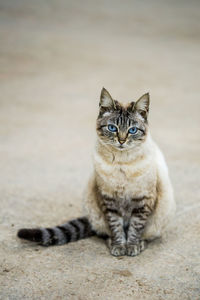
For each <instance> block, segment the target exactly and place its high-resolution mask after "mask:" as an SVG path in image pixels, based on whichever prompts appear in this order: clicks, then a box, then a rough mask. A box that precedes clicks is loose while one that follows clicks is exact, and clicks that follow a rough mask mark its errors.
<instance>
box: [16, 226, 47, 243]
mask: <svg viewBox="0 0 200 300" xmlns="http://www.w3.org/2000/svg"><path fill="white" fill-rule="evenodd" d="M17 236H18V238H20V239H24V240H28V241H32V242H41V240H42V232H41V230H40V229H27V228H22V229H20V230H19V231H18V232H17Z"/></svg>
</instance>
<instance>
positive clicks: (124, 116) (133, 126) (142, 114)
mask: <svg viewBox="0 0 200 300" xmlns="http://www.w3.org/2000/svg"><path fill="white" fill-rule="evenodd" d="M148 112H149V94H148V93H147V94H144V95H143V96H142V97H140V98H139V99H138V100H137V101H136V102H130V103H128V104H127V105H126V106H125V105H122V104H121V103H119V102H118V101H117V100H114V99H113V98H112V97H111V95H110V94H109V92H108V91H107V90H106V89H105V88H103V89H102V91H101V96H100V102H99V115H98V118H97V135H98V137H99V139H100V140H101V142H102V143H103V144H106V145H111V146H112V147H114V148H116V149H118V150H128V149H131V148H133V147H135V146H137V145H139V144H141V143H143V142H144V141H145V139H146V136H147V132H148V122H147V118H148Z"/></svg>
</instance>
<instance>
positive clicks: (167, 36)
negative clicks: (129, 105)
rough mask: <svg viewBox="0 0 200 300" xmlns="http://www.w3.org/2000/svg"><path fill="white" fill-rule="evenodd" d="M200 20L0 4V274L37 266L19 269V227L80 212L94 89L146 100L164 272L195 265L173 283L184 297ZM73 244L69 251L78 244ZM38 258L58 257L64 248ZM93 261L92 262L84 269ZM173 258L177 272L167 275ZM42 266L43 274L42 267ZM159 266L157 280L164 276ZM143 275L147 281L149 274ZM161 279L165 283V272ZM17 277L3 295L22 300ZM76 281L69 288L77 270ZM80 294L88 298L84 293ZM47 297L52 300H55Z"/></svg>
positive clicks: (164, 9)
mask: <svg viewBox="0 0 200 300" xmlns="http://www.w3.org/2000/svg"><path fill="white" fill-rule="evenodd" d="M199 20H200V2H199V1H198V0H196V1H195V0H191V1H185V0H175V1H174V0H168V1H164V0H159V1H158V0H150V1H149V0H148V1H147V0H145V1H139V0H138V1H135V0H134V1H128V0H125V1H118V0H115V1H114V0H110V1H92V0H85V1H80V0H77V1H72V0H71V1H67V0H65V1H64V0H48V1H47V0H34V1H25V0H18V1H15V0H0V124H1V126H0V145H1V146H0V157H1V159H0V169H1V176H0V195H1V203H0V211H1V213H0V214H1V215H0V222H1V223H0V224H1V227H2V229H1V236H0V241H1V244H2V253H1V257H3V262H4V265H6V264H7V265H6V266H7V268H9V267H13V265H14V266H15V267H16V264H17V266H18V264H19V265H21V266H24V267H21V268H22V269H23V272H25V271H24V270H25V269H26V265H28V266H29V268H30V270H32V271H33V273H34V267H35V268H36V267H37V265H38V264H40V263H39V262H38V260H37V257H38V256H36V257H35V266H34V265H33V264H31V262H30V261H29V260H28V259H27V260H25V261H24V256H25V257H26V253H24V251H28V250H27V249H28V248H25V250H24V248H23V246H22V245H21V244H20V243H19V242H18V241H16V240H15V233H16V230H17V229H18V228H20V227H24V226H29V227H31V226H36V225H44V226H50V225H54V224H57V223H59V222H60V221H65V220H66V219H68V218H71V217H76V216H79V215H80V214H81V205H82V201H81V200H82V190H83V189H84V186H85V184H86V182H87V178H88V176H89V174H90V172H91V168H92V151H93V147H94V143H95V119H96V115H97V111H98V102H99V95H100V91H101V88H102V87H103V86H104V87H105V88H106V89H108V91H109V92H110V93H111V95H112V96H113V98H114V99H117V100H119V101H122V102H127V101H133V100H137V99H138V98H139V97H140V96H141V95H142V94H144V93H145V92H150V96H151V107H150V126H151V132H152V136H153V137H154V139H155V140H156V142H157V143H158V144H159V145H160V147H161V149H162V150H163V152H164V154H165V156H166V159H167V162H168V165H169V169H170V174H171V178H172V181H173V185H174V188H175V194H176V199H177V207H178V209H177V219H176V223H175V225H174V227H173V230H172V232H171V238H170V240H172V242H171V243H172V245H171V247H172V248H171V250H170V251H172V253H174V252H173V251H175V252H176V253H175V254H176V255H175V254H174V261H173V262H171V268H172V269H173V266H174V269H173V272H175V273H176V272H178V273H177V276H176V278H177V277H178V274H184V273H181V272H183V270H182V269H180V268H181V266H184V267H186V266H187V265H189V266H191V265H193V269H192V271H191V273H190V274H189V275H187V276H188V277H187V282H188V286H187V284H186V285H184V282H185V280H186V277H185V276H186V275H183V278H182V277H181V278H182V281H183V282H182V281H181V279H180V281H179V282H178V281H176V284H175V283H174V282H173V284H175V290H176V292H177V293H179V295H182V296H180V297H182V298H181V299H184V295H186V296H188V295H189V296H191V295H192V297H193V299H194V297H195V295H197V285H195V284H196V281H195V280H197V279H196V278H197V274H196V273H195V274H194V273H192V272H197V270H196V269H195V267H196V264H195V261H196V260H197V258H199V256H198V255H197V244H196V239H195V234H197V233H199V229H198V228H199V212H200V206H199V197H200V190H199V175H200V134H199V132H200V121H199V113H200V100H199V92H200V89H199V79H200V54H199V53H200V22H199ZM183 220H184V226H183ZM189 229H190V230H189ZM172 237H173V238H172ZM13 239H14V242H15V246H14V249H15V248H16V249H17V250H18V256H17V261H18V263H17V262H16V249H15V250H13ZM80 243H82V242H80ZM87 243H90V242H87ZM198 243H199V242H198ZM183 244H184V247H183V248H184V250H183V249H182V245H183ZM78 245H79V246H76V245H74V244H73V245H70V246H69V248H67V249H77V248H76V247H80V245H84V244H78ZM88 245H90V244H88ZM92 246H93V244H92ZM70 247H71V248H70ZM73 247H74V248H73ZM88 247H89V246H88ZM101 247H102V245H101ZM160 247H161V246H160ZM166 247H167V246H166ZM198 247H199V246H198ZM90 248H91V246H90ZM161 248H162V247H161ZM59 249H63V248H62V247H61V248H59ZM78 249H79V248H78ZM78 249H77V255H78ZM103 249H104V248H103ZM156 249H157V248H156ZM172 249H173V250H172ZM195 249H196V252H195ZM198 249H199V248H198ZM48 251H55V252H54V255H56V254H55V253H61V252H56V251H62V250H52V249H51V250H48ZM63 251H64V250H63ZM65 251H67V250H66V248H65ZM69 251H70V250H69ZM74 251H75V250H74ZM83 251H84V250H83ZM96 251H97V254H96V257H97V256H98V251H99V250H98V249H96ZM160 251H161V250H160ZM170 251H169V253H170ZM191 251H192V252H193V260H194V261H190V262H189V261H187V260H186V257H188V255H189V254H190V253H191ZM104 252H105V256H106V257H107V256H108V253H107V250H106V249H104ZM5 253H6V255H7V254H9V259H6V258H5ZM42 253H43V252H42ZM50 253H51V252H49V255H51V254H50ZM63 253H64V252H63ZM75 253H76V251H75ZM195 253H196V254H195ZM36 254H38V253H36ZM41 255H42V254H41ZM57 255H58V254H57ZM60 255H61V254H60ZM63 255H64V254H63ZM71 255H72V254H71ZM85 255H86V254H85ZM144 255H145V254H144ZM149 255H150V254H149ZM165 255H168V254H166V253H165ZM169 255H170V254H169ZM195 255H196V256H195ZM22 257H23V259H22ZM78 257H79V256H78ZM91 257H92V254H91V253H90V254H89V256H88V257H87V263H88V260H90V259H91ZM96 257H95V261H96ZM177 257H179V260H178V262H179V264H180V266H179V269H178V270H176V271H175V266H176V265H177V260H176V259H177ZM165 258H166V257H165ZM42 259H43V262H44V264H45V263H46V262H48V263H50V264H52V266H51V267H52V268H54V267H55V266H56V262H54V261H53V260H52V257H51V262H50V260H49V261H46V260H45V259H47V260H48V258H45V257H43V258H42ZM57 259H58V257H57ZM109 259H110V258H109ZM137 259H140V258H137ZM143 259H145V258H144V257H143ZM148 259H149V258H148ZM72 260H73V255H72ZM95 261H93V262H92V264H95ZM136 261H137V260H136ZM54 263H55V265H54ZM109 263H111V264H112V262H110V261H109ZM74 264H75V262H74ZM128 265H129V264H128V262H127V266H128ZM4 267H5V266H4ZM18 267H19V266H18ZM82 267H83V266H82ZM151 267H153V266H151ZM40 268H41V274H43V273H42V272H43V271H42V268H43V265H41V264H40ZM77 268H78V266H77ZM96 268H98V266H96ZM157 268H158V269H157V274H160V273H161V274H162V272H165V270H163V269H162V270H161V269H160V268H161V267H160V268H159V267H158V266H157ZM165 268H166V270H167V266H165ZM44 269H45V265H44ZM138 270H139V266H138ZM195 270H196V271H195ZM108 271H109V270H108ZM13 272H14V273H13V274H16V273H15V271H13ZM62 272H63V270H62ZM105 272H106V271H105V266H104V273H103V270H102V269H99V274H100V273H101V274H102V276H104V277H105V276H107V275H106V273H105ZM138 272H139V271H138ZM141 272H142V269H141ZM146 272H147V278H146V280H147V279H148V276H149V278H151V276H152V274H151V268H150V269H149V273H148V271H147V270H146ZM166 272H168V273H167V274H168V275H166V274H165V275H164V276H165V277H166V276H167V278H168V280H169V284H170V279H169V278H172V279H173V274H175V273H173V272H172V273H170V272H171V271H170V270H168V271H166ZM6 274H7V273H6ZM163 274H164V273H163ZM18 275H19V274H18ZM43 275H44V274H43ZM43 275H41V276H43ZM13 276H14V275H13ZM23 276H24V277H23ZM23 276H22V275H21V277H20V278H21V280H22V281H20V283H17V282H13V281H12V280H11V278H12V277H9V274H7V277H6V279H5V281H4V286H6V284H7V286H12V287H13V291H15V292H16V291H17V293H19V296H16V297H19V299H21V298H20V297H22V296H24V295H25V294H23V293H25V292H23V291H22V289H21V286H22V285H23V286H26V285H25V283H24V281H23V280H25V278H26V276H27V275H26V274H25V275H23ZM74 276H76V279H77V273H76V272H75V273H74ZM138 276H139V275H138ZM170 276H171V277H170ZM31 280H34V279H33V278H32V279H31ZM37 280H38V281H37ZM49 280H50V279H49ZM79 280H82V279H81V278H79V277H78V279H77V282H78V283H79ZM11 281H12V283H11ZM38 282H39V279H37V278H36V279H35V283H36V285H37V283H38ZM78 283H77V284H78ZM57 284H58V282H57ZM102 284H103V283H102ZM159 284H161V287H162V284H164V282H163V283H162V280H161V281H160V282H158V279H155V282H154V288H155V289H154V290H155V293H157V294H155V295H154V296H155V297H156V295H158V294H159V292H158V290H157V292H156V287H157V286H158V285H159ZM111 285H112V283H111ZM191 286H192V287H193V290H191V291H190V290H189V289H188V287H191ZM26 288H27V289H28V285H27V287H26ZM26 288H25V289H26ZM60 288H61V290H62V288H63V286H61V287H60ZM88 288H89V289H90V290H93V287H92V285H89V287H88ZM123 288H124V291H125V290H126V286H125V285H124V286H123V287H122V291H123ZM71 289H72V291H73V289H75V285H73V287H72V286H71ZM97 290H98V288H97V287H95V289H94V290H93V292H94V293H95V292H96V291H97ZM104 290H105V291H106V289H104ZM161 290H162V289H161ZM35 291H36V292H38V293H39V291H38V290H37V288H36V290H35ZM48 292H49V293H51V294H49V295H51V296H52V293H53V291H52V290H51V289H46V292H45V293H46V295H48ZM9 293H10V294H9ZM82 293H84V292H83V291H82ZM107 293H108V290H107ZM152 293H153V292H152ZM160 293H161V292H160ZM180 293H182V294H180ZM184 293H185V294H184ZM187 293H191V295H190V294H187ZM3 295H4V296H5V295H7V296H8V295H10V297H11V296H12V289H11V290H10V292H8V289H6V288H5V289H4V294H3ZM17 295H18V294H17ZM64 295H65V294H64V292H63V294H62V293H61V297H63V296H64ZM105 295H108V294H105ZM177 295H178V294H177ZM97 296H98V295H97V294H95V297H97ZM48 297H50V296H48ZM52 297H53V296H52ZM74 297H75V296H74ZM127 297H128V295H127ZM177 297H178V296H177ZM72 298H73V297H72V295H71V298H70V299H72ZM13 299H14V298H13ZM15 299H18V298H15ZM27 299H28V298H27ZM32 299H33V298H32ZM48 299H50V298H48ZM52 299H53V298H52ZM75 299H78V298H75ZM88 299H90V298H88ZM104 299H105V298H104ZM109 299H111V298H109ZM115 299H118V298H117V295H115ZM137 299H138V298H137ZM143 299H144V298H143ZM154 299H156V298H154ZM176 299H178V298H176ZM187 299H188V298H187Z"/></svg>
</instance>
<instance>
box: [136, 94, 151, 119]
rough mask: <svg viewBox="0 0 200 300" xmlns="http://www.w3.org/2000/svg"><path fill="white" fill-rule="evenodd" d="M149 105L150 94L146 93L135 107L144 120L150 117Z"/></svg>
mask: <svg viewBox="0 0 200 300" xmlns="http://www.w3.org/2000/svg"><path fill="white" fill-rule="evenodd" d="M149 103H150V97H149V93H146V94H144V95H143V96H142V97H140V98H139V99H138V100H137V102H136V103H135V105H134V110H137V111H138V112H139V114H140V115H141V116H142V117H143V118H144V119H147V117H148V112H149Z"/></svg>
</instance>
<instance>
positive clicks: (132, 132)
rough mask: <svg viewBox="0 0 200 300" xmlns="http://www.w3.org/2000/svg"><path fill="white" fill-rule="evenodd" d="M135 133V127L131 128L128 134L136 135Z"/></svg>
mask: <svg viewBox="0 0 200 300" xmlns="http://www.w3.org/2000/svg"><path fill="white" fill-rule="evenodd" d="M137 131H138V129H137V127H131V128H130V129H129V131H128V132H129V133H130V134H136V132H137Z"/></svg>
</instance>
